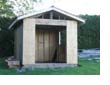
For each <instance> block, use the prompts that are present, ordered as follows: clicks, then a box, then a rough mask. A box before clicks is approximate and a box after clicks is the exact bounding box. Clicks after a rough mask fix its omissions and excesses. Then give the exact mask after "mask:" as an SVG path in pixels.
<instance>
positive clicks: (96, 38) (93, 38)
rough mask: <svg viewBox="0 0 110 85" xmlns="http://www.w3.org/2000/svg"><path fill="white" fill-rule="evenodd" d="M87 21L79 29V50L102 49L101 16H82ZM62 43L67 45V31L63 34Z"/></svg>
mask: <svg viewBox="0 0 110 85" xmlns="http://www.w3.org/2000/svg"><path fill="white" fill-rule="evenodd" d="M81 17H82V18H84V19H85V20H86V23H85V24H82V25H81V26H80V27H79V29H78V48H79V49H88V48H100V16H96V15H91V16H90V15H81ZM61 38H62V39H61V42H62V44H63V45H65V44H66V31H64V32H62V33H61Z"/></svg>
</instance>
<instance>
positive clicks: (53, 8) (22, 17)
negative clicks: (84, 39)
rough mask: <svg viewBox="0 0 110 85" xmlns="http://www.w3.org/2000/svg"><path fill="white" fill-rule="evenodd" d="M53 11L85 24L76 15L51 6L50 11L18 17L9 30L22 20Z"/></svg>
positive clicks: (45, 10)
mask: <svg viewBox="0 0 110 85" xmlns="http://www.w3.org/2000/svg"><path fill="white" fill-rule="evenodd" d="M52 10H54V11H57V12H59V13H61V14H64V15H66V16H69V17H71V18H72V19H74V20H76V21H79V22H82V23H85V20H84V19H82V18H79V17H77V16H75V15H73V14H71V13H69V12H66V11H64V10H61V9H59V8H56V7H55V6H51V7H49V8H48V9H44V10H40V11H36V12H34V13H30V14H26V15H22V16H19V17H17V18H16V19H15V20H14V21H13V22H12V24H11V25H10V26H9V29H11V28H12V27H13V26H14V25H15V24H16V23H17V22H18V21H20V20H22V19H25V18H27V17H31V16H34V15H38V14H41V13H45V12H48V11H52Z"/></svg>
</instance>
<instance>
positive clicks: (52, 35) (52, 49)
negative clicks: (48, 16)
mask: <svg viewBox="0 0 110 85" xmlns="http://www.w3.org/2000/svg"><path fill="white" fill-rule="evenodd" d="M55 41H56V39H55V32H53V31H51V32H50V61H52V58H53V56H54V53H55V49H56V45H55Z"/></svg>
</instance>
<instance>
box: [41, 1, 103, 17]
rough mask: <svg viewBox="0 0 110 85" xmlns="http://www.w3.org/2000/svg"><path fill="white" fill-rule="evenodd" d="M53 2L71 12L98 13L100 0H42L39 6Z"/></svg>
mask: <svg viewBox="0 0 110 85" xmlns="http://www.w3.org/2000/svg"><path fill="white" fill-rule="evenodd" d="M52 4H54V5H55V6H56V7H59V8H61V9H63V10H65V11H68V12H71V13H73V14H76V15H77V14H91V15H94V14H97V15H99V14H100V9H101V8H100V7H101V6H100V0H43V5H41V6H40V8H41V7H42V8H46V7H49V6H51V5H52Z"/></svg>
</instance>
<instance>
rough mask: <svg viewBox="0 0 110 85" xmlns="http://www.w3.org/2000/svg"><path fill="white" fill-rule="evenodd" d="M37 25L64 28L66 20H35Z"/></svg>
mask: <svg viewBox="0 0 110 85" xmlns="http://www.w3.org/2000/svg"><path fill="white" fill-rule="evenodd" d="M35 23H36V24H37V25H54V26H66V20H53V19H36V22H35Z"/></svg>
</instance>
